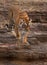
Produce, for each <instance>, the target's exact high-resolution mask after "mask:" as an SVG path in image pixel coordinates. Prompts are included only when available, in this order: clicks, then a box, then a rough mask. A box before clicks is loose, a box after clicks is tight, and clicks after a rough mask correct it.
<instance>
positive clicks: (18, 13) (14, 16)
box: [7, 5, 30, 43]
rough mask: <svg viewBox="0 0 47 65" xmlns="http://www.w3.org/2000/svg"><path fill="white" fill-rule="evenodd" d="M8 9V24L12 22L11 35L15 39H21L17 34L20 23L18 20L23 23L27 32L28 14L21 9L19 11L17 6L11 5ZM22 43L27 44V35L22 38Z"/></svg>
mask: <svg viewBox="0 0 47 65" xmlns="http://www.w3.org/2000/svg"><path fill="white" fill-rule="evenodd" d="M7 9H8V19H9V23H10V22H11V21H13V22H14V31H12V33H13V34H14V36H16V38H18V39H20V38H21V34H20V32H19V28H18V26H19V23H20V19H22V20H23V21H24V22H25V23H26V27H25V29H26V30H27V31H29V21H30V18H29V16H28V13H27V12H26V11H23V10H22V9H20V7H19V6H17V5H16V6H14V5H11V6H9V7H7ZM23 41H24V42H25V43H27V35H25V36H24V39H23Z"/></svg>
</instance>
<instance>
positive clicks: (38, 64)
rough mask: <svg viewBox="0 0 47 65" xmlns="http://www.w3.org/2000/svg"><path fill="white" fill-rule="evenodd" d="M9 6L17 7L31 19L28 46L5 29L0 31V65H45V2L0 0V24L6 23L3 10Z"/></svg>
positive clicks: (37, 0)
mask: <svg viewBox="0 0 47 65" xmlns="http://www.w3.org/2000/svg"><path fill="white" fill-rule="evenodd" d="M38 2H39V3H38ZM10 5H15V6H16V5H19V6H20V7H21V8H22V9H23V10H26V11H27V12H28V15H29V17H30V18H31V19H32V24H30V32H29V34H28V36H27V38H28V42H29V46H26V45H23V44H24V43H23V42H22V41H21V40H18V39H16V38H15V37H14V36H13V34H12V33H11V31H8V30H7V29H6V28H2V29H0V65H47V12H46V11H47V7H46V6H47V0H45V1H44V0H43V1H40V0H36V1H34V0H33V1H32V0H28V1H26V0H20V1H19V0H0V24H1V23H2V22H4V21H7V20H6V18H7V11H6V9H4V8H5V7H6V6H10ZM21 5H22V6H21ZM5 13H6V14H5ZM1 21H2V22H1ZM20 32H23V29H22V28H21V29H20ZM24 32H26V31H24Z"/></svg>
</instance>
